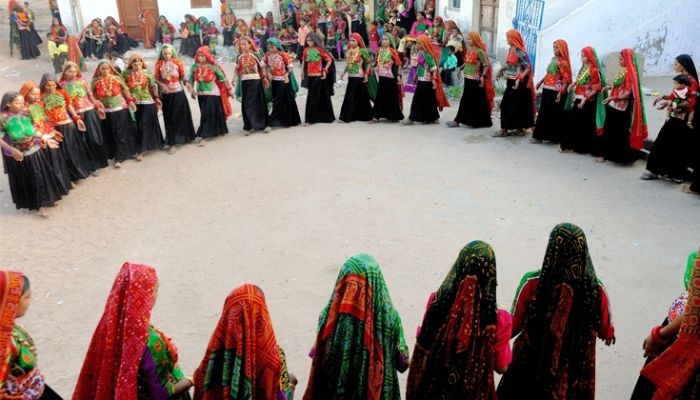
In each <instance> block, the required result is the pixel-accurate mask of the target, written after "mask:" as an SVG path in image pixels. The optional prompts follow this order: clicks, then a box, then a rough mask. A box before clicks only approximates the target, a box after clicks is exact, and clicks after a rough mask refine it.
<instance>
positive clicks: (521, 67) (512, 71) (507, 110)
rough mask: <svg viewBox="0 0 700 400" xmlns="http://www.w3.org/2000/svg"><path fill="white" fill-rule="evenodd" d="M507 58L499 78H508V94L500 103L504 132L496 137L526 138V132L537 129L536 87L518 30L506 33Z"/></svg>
mask: <svg viewBox="0 0 700 400" xmlns="http://www.w3.org/2000/svg"><path fill="white" fill-rule="evenodd" d="M506 39H507V40H508V45H509V46H510V49H508V54H507V55H506V64H505V66H504V67H503V68H501V70H500V71H498V74H497V75H496V76H497V77H498V78H501V77H505V78H506V91H505V93H503V100H501V130H500V131H498V132H497V133H495V134H494V135H493V136H495V137H504V136H510V135H512V134H513V133H512V132H511V131H515V134H516V135H519V136H524V135H525V130H527V129H530V128H532V127H533V126H534V125H535V84H534V81H533V80H532V61H530V55H529V54H528V53H527V49H526V48H525V40H523V36H522V35H521V34H520V32H518V31H517V30H515V29H511V30H509V31H508V32H506Z"/></svg>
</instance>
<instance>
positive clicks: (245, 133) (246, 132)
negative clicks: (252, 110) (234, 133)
mask: <svg viewBox="0 0 700 400" xmlns="http://www.w3.org/2000/svg"><path fill="white" fill-rule="evenodd" d="M251 133H253V130H252V129H249V130H245V129H244V130H243V136H250V134H251Z"/></svg>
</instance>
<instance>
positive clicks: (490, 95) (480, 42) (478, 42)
mask: <svg viewBox="0 0 700 400" xmlns="http://www.w3.org/2000/svg"><path fill="white" fill-rule="evenodd" d="M467 37H468V38H469V40H471V42H472V43H473V44H474V47H476V48H478V49H480V50H481V51H482V52H483V53H484V59H485V60H486V62H487V63H488V64H487V65H484V66H483V68H484V69H485V70H486V74H485V75H484V89H485V90H486V99H487V100H488V101H489V109H490V110H493V106H494V99H495V98H496V91H495V90H494V88H493V67H492V66H491V60H489V57H488V54H489V52H488V50H487V49H486V43H485V42H484V39H483V38H482V37H481V35H480V34H479V32H469V34H468V35H467ZM464 54H465V56H466V52H465V53H464Z"/></svg>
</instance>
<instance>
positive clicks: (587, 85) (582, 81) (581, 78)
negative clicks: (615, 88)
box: [574, 66, 603, 100]
mask: <svg viewBox="0 0 700 400" xmlns="http://www.w3.org/2000/svg"><path fill="white" fill-rule="evenodd" d="M574 83H575V84H576V85H575V87H574V94H575V95H576V98H577V99H583V98H585V99H586V100H589V99H591V97H593V95H594V94H596V93H598V92H599V91H600V90H601V89H602V88H603V87H602V84H601V82H600V74H591V68H590V67H585V66H584V67H581V70H580V71H579V72H578V75H577V76H576V82H574Z"/></svg>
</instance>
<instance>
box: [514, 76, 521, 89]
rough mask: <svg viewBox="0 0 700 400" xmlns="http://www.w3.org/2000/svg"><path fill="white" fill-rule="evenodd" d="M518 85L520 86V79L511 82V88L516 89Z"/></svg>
mask: <svg viewBox="0 0 700 400" xmlns="http://www.w3.org/2000/svg"><path fill="white" fill-rule="evenodd" d="M518 86H520V79H516V80H515V83H514V84H513V89H514V90H518Z"/></svg>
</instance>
